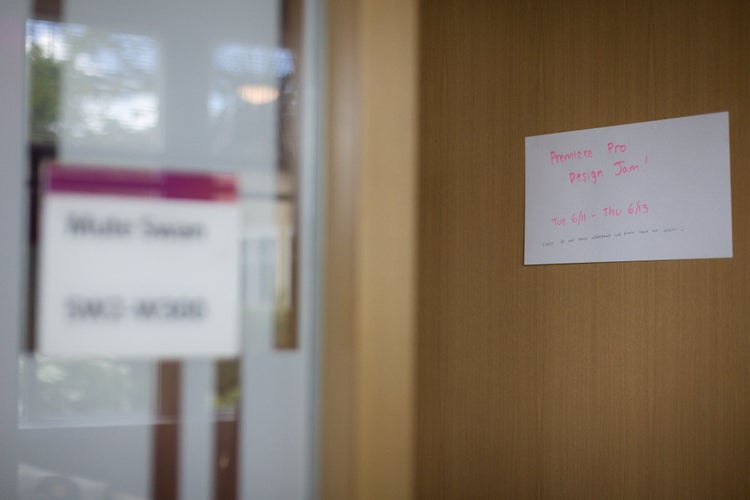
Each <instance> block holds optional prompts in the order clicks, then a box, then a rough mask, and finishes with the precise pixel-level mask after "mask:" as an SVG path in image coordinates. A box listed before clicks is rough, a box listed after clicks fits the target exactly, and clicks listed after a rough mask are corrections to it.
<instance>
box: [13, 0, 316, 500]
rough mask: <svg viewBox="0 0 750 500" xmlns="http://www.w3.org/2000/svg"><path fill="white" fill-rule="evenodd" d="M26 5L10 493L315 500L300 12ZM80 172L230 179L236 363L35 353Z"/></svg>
mask: <svg viewBox="0 0 750 500" xmlns="http://www.w3.org/2000/svg"><path fill="white" fill-rule="evenodd" d="M32 3H33V4H34V5H33V8H32V10H33V13H34V14H33V16H32V18H31V19H29V20H28V23H27V34H26V58H27V72H28V79H27V80H28V89H27V90H28V104H27V106H28V138H29V166H28V181H29V182H28V185H29V189H30V196H29V203H30V204H29V207H28V210H29V214H30V216H29V218H28V220H29V232H28V239H29V259H30V262H29V266H28V267H29V268H28V279H27V283H28V293H27V300H26V302H27V309H28V314H27V324H28V333H27V338H26V341H27V344H28V345H27V348H26V349H25V350H24V352H22V353H21V354H20V356H19V365H18V367H19V370H18V373H19V389H18V393H19V397H18V422H19V447H18V463H19V466H18V487H19V497H20V498H23V499H27V498H28V499H36V498H108V499H118V498H119V499H129V500H133V499H141V498H142V499H145V498H159V499H162V498H165V499H167V498H221V499H230V500H231V499H232V498H247V497H250V496H252V497H268V495H271V496H274V497H283V498H302V497H311V496H313V493H312V492H311V491H307V488H309V485H310V481H311V479H310V471H311V470H312V469H311V464H310V460H311V457H312V455H311V454H310V452H309V451H310V447H311V446H312V442H313V441H314V440H313V439H312V438H311V437H310V432H311V429H312V420H311V419H310V416H311V415H312V411H311V408H312V405H311V398H312V396H311V389H312V387H313V385H312V373H311V367H312V365H311V364H310V359H311V353H312V346H311V343H308V344H307V345H305V346H303V345H302V341H301V337H300V334H299V325H298V317H299V314H298V313H297V309H298V300H299V299H298V295H299V276H298V274H299V269H298V268H299V266H298V264H297V262H298V258H299V255H300V251H301V250H300V240H299V238H298V233H299V228H298V227H297V214H298V210H299V185H300V168H301V167H300V154H299V149H300V144H301V142H300V137H299V130H300V126H301V125H300V124H301V115H300V109H301V108H300V101H301V97H302V94H301V84H300V82H301V80H300V62H301V59H300V54H301V51H302V46H301V40H302V39H303V36H302V35H303V33H302V29H303V23H302V8H303V5H302V2H301V1H296V0H248V1H243V2H237V1H235V0H212V1H211V2H206V1H205V0H187V1H186V0H160V1H156V2H154V1H153V0H133V1H130V2H126V3H123V2H115V1H113V0H36V1H35V2H32ZM310 133H312V131H310ZM53 164H54V165H55V166H54V167H52V166H51V165H53ZM81 167H87V168H95V169H97V170H99V171H101V170H107V169H109V170H110V171H111V172H120V171H131V172H174V173H177V174H180V175H181V174H184V173H201V174H206V173H209V174H212V173H222V174H223V173H228V174H230V175H232V176H233V177H234V178H235V179H236V180H237V185H238V191H239V201H238V203H239V216H240V221H241V222H240V228H239V229H238V231H237V234H238V238H237V241H236V244H237V246H238V249H239V255H240V266H239V267H238V269H237V274H238V276H239V279H240V281H241V293H240V297H239V304H240V313H239V316H240V324H241V328H240V331H239V332H238V335H239V336H240V346H241V347H240V349H239V350H238V351H237V352H236V353H235V354H234V355H231V356H222V357H216V356H207V355H201V354H200V353H198V354H197V355H193V356H190V357H189V358H184V357H182V356H178V355H169V353H168V352H166V353H165V351H164V350H163V349H161V350H160V349H157V348H155V350H154V354H153V355H150V354H148V350H149V348H148V346H145V347H143V348H142V349H141V350H140V351H139V352H143V353H144V354H142V355H138V356H134V355H132V354H128V355H118V354H117V352H116V351H113V352H111V353H109V354H107V353H102V354H101V355H96V356H91V355H90V354H85V353H84V354H81V355H75V354H73V355H71V356H57V355H52V356H49V355H42V354H40V353H39V347H40V338H39V331H40V322H39V318H40V314H41V312H40V309H39V300H38V298H39V297H40V293H41V286H40V283H42V272H41V271H40V266H39V262H40V259H41V255H42V252H44V251H46V252H50V251H52V249H50V246H51V244H50V243H49V240H44V241H43V240H42V239H41V234H42V231H41V226H40V224H42V221H41V220H40V219H41V214H42V213H43V210H42V207H43V204H44V203H45V200H46V199H47V197H48V196H49V195H47V194H45V192H46V191H45V188H43V185H44V181H45V179H46V178H47V177H45V176H46V173H45V172H47V171H48V169H51V168H63V169H74V168H81ZM311 179H312V177H311ZM133 203H139V201H136V200H134V201H133ZM105 215H106V214H104V213H103V212H94V213H93V217H101V218H104V217H105ZM102 220H104V219H102ZM97 227H99V226H97ZM101 227H104V226H101ZM97 230H98V229H97ZM102 230H103V229H102ZM44 245H48V246H47V248H45V247H44ZM144 255H145V254H144ZM180 255H181V254H180V253H179V252H177V253H175V258H176V259H179V258H182V257H180ZM102 258H103V257H102ZM145 258H146V257H144V259H145ZM51 262H53V264H52V265H53V266H54V265H55V264H54V262H55V261H54V258H53V259H52V260H51ZM209 264H210V262H207V263H206V265H207V266H208V265H209ZM185 272H186V273H188V272H199V270H195V269H187V268H186V269H185ZM128 273H130V274H131V275H135V273H134V272H132V271H130V272H129V271H127V270H126V271H125V274H128ZM163 281H164V279H160V276H159V275H154V276H153V279H152V280H150V281H148V282H147V283H145V284H146V285H147V286H149V287H152V288H153V289H155V290H156V289H159V288H160V287H162V285H163ZM119 292H121V291H118V290H113V291H112V293H113V294H116V293H119ZM227 293H228V294H229V295H227V297H228V298H231V292H227ZM87 307H88V306H87ZM91 307H94V309H87V311H88V313H91V311H92V310H93V311H94V312H95V313H96V314H99V313H101V314H102V315H106V310H99V309H96V307H99V306H91ZM102 307H106V306H102ZM102 311H104V312H102ZM118 311H119V312H118V314H120V313H122V311H121V310H119V309H118ZM127 311H128V310H127V309H126V313H127ZM88 313H87V314H88ZM101 324H102V327H101V331H100V334H101V335H102V336H106V335H107V334H108V333H107V332H108V331H109V330H108V328H109V327H108V326H106V324H105V323H101ZM240 428H242V432H240ZM269 450H271V451H274V453H273V455H269V454H268V452H269ZM290 457H291V458H290ZM280 464H283V465H282V466H281V467H280V466H279V465H280ZM269 471H271V473H269Z"/></svg>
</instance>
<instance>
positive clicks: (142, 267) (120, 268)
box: [37, 165, 240, 358]
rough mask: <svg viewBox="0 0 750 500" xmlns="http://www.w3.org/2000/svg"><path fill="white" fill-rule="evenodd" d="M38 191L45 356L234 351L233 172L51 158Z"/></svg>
mask: <svg viewBox="0 0 750 500" xmlns="http://www.w3.org/2000/svg"><path fill="white" fill-rule="evenodd" d="M42 189H43V198H42V214H41V230H40V246H39V248H40V254H39V266H40V267H39V273H40V274H39V282H38V283H39V288H38V293H37V296H38V300H37V344H38V351H39V352H40V353H41V354H45V355H50V356H66V357H91V356H106V357H148V358H157V357H182V356H190V357H196V356H198V357H215V356H234V355H236V354H237V353H238V351H239V340H238V339H239V315H240V307H239V303H240V302H239V301H240V282H239V277H240V272H239V255H240V241H239V234H240V230H239V229H240V218H239V209H238V203H237V190H236V183H235V179H234V177H233V176H230V175H214V174H192V173H176V172H156V171H135V170H123V169H119V170H113V169H108V168H69V167H62V166H58V165H53V166H51V167H50V168H48V169H47V171H46V173H45V179H44V185H43V188H42Z"/></svg>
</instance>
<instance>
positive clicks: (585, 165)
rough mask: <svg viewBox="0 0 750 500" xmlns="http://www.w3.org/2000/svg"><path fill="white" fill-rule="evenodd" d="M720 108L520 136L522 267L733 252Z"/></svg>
mask: <svg viewBox="0 0 750 500" xmlns="http://www.w3.org/2000/svg"><path fill="white" fill-rule="evenodd" d="M731 206H732V205H731V192H730V174H729V115H728V113H727V112H722V113H713V114H706V115H698V116H690V117H685V118H674V119H668V120H658V121H652V122H643V123H634V124H629V125H619V126H613V127H603V128H595V129H589V130H580V131H574V132H562V133H557V134H549V135H540V136H534V137H527V138H526V224H525V252H524V263H525V264H560V263H575V262H579V263H580V262H613V261H635V260H670V259H703V258H727V257H732V210H731Z"/></svg>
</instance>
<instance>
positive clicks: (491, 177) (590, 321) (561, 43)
mask: <svg viewBox="0 0 750 500" xmlns="http://www.w3.org/2000/svg"><path fill="white" fill-rule="evenodd" d="M420 27H421V38H420V43H421V52H420V54H421V62H420V72H421V74H420V138H419V145H420V186H419V188H420V193H421V194H420V196H421V199H420V231H419V242H420V243H419V244H420V250H419V280H418V295H419V334H418V336H419V339H418V400H417V414H418V426H417V429H418V432H417V440H418V442H417V464H418V465H417V496H418V498H430V499H439V498H461V499H463V498H747V497H750V307H749V305H750V247H749V245H750V238H749V236H750V197H749V195H750V162H749V161H748V158H749V157H750V69H749V68H750V36H749V35H748V32H749V31H750V30H749V29H748V28H749V27H750V2H747V1H743V0H735V1H732V0H706V1H676V0H675V1H662V0H613V1H599V0H580V1H556V0H546V1H545V0H529V1H525V2H516V1H478V0H463V1H461V0H431V1H429V2H428V1H424V2H422V4H421V10H420ZM723 110H728V111H729V112H730V130H731V138H730V140H731V162H732V195H733V198H732V207H733V226H734V258H733V259H728V260H715V259H711V260H685V261H663V262H626V263H607V264H582V265H556V266H534V267H524V266H523V231H524V227H523V223H524V137H526V136H530V135H538V134H546V133H552V132H559V131H566V130H576V129H583V128H591V127H600V126H608V125H618V124H624V123H631V122H638V121H647V120H655V119H662V118H671V117H678V116H687V115H693V114H699V113H708V112H716V111H723Z"/></svg>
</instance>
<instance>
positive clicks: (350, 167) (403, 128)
mask: <svg viewBox="0 0 750 500" xmlns="http://www.w3.org/2000/svg"><path fill="white" fill-rule="evenodd" d="M416 15H417V2H416V1H414V0H332V1H331V2H329V4H328V17H327V21H328V22H327V29H328V53H329V61H328V69H327V70H328V82H327V84H328V89H327V98H328V102H327V118H328V124H329V134H328V156H329V161H328V165H327V166H326V181H327V210H326V211H327V214H326V247H327V248H326V276H325V285H326V296H325V320H324V323H325V325H324V333H323V335H324V338H323V344H324V345H323V353H322V355H323V360H322V388H321V408H322V409H321V413H322V415H321V417H322V430H321V435H322V437H321V457H322V458H321V462H322V464H321V498H325V499H331V500H333V499H346V500H353V499H358V500H366V499H372V500H380V499H393V500H400V499H408V498H412V497H413V494H414V477H415V474H414V468H415V467H414V455H415V451H414V449H415V438H414V434H415V433H414V421H415V417H414V410H415V397H414V393H415V385H416V382H415V378H416V369H415V363H416V355H415V344H416V341H415V323H416V313H415V310H416V236H417V231H416V221H417V199H416V196H417V195H416V185H417V167H418V164H417V159H416V158H417V151H416V149H417V139H416V138H417V109H416V102H417V97H416V91H417V70H418V68H417V64H416V60H417V42H418V38H417V28H418V25H417V18H416Z"/></svg>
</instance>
